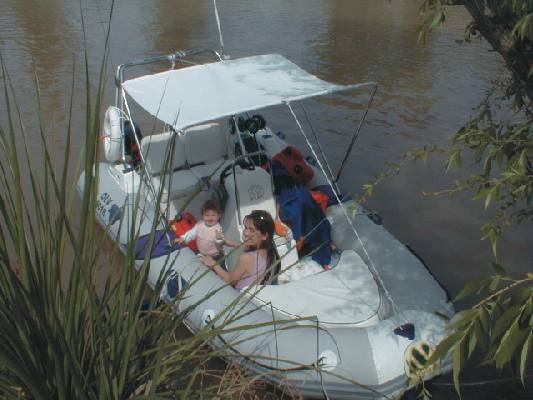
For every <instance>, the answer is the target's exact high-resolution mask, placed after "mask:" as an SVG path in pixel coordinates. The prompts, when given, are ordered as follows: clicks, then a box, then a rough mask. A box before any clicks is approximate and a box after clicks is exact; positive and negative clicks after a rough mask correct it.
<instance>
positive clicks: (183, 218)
mask: <svg viewBox="0 0 533 400" xmlns="http://www.w3.org/2000/svg"><path fill="white" fill-rule="evenodd" d="M195 225H196V218H194V215H192V214H191V213H190V212H184V213H182V214H180V215H176V218H175V219H174V220H173V221H172V223H171V224H170V226H171V227H172V230H173V231H174V233H175V234H176V237H180V236H181V235H183V234H185V232H187V231H188V230H190V229H192V228H193V227H194V226H195ZM187 246H189V247H190V249H191V250H193V251H194V252H198V246H197V244H196V239H193V240H191V241H190V242H189V243H187Z"/></svg>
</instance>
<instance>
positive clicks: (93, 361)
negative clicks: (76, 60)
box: [0, 43, 255, 399]
mask: <svg viewBox="0 0 533 400" xmlns="http://www.w3.org/2000/svg"><path fill="white" fill-rule="evenodd" d="M106 44H107V43H106ZM106 48H107V45H106ZM1 61H2V59H1V54H0V65H1V68H2V76H1V79H2V85H1V86H0V87H2V89H3V102H5V105H6V122H5V125H0V182H1V183H0V185H1V186H2V191H0V298H1V299H2V301H1V302H0V337H1V339H2V340H0V398H2V399H133V398H145V399H148V398H154V399H155V398H158V399H162V398H177V397H183V398H195V397H204V396H206V397H209V396H215V395H217V394H218V395H219V396H224V394H225V393H240V392H241V391H242V390H246V391H247V393H250V392H251V393H252V395H253V392H254V390H255V389H254V387H253V386H251V385H250V381H251V380H252V379H253V378H254V377H248V376H247V375H244V374H242V375H241V376H242V379H240V380H239V379H234V380H231V381H228V380H225V379H220V380H218V381H217V380H213V379H211V380H210V381H206V380H205V379H204V378H205V374H206V372H205V368H204V367H205V365H206V362H207V361H209V360H210V359H212V358H213V357H218V356H219V355H220V354H221V352H224V351H225V350H227V349H225V348H224V347H222V348H220V349H219V350H217V351H214V350H210V349H209V347H208V346H207V344H208V343H209V342H210V341H211V340H212V339H213V338H214V337H215V336H217V335H220V334H222V333H224V332H226V331H225V327H226V326H225V324H224V323H222V322H220V323H219V324H217V326H216V328H215V327H214V326H209V325H208V326H207V327H205V328H203V329H201V330H200V331H199V332H198V333H197V334H196V335H194V336H187V337H184V338H183V337H179V338H178V337H176V329H177V328H181V329H183V325H182V323H183V320H184V318H186V317H187V315H188V314H189V313H190V312H192V311H193V310H194V307H196V306H197V305H198V303H197V304H196V305H193V306H192V307H190V308H187V309H185V310H182V312H181V313H180V314H176V312H175V310H176V307H179V305H180V301H181V299H183V298H184V296H187V295H188V294H187V291H186V290H183V291H182V292H181V293H179V294H178V296H177V298H176V299H175V301H174V302H173V304H171V305H170V304H168V305H167V304H162V303H161V302H160V294H161V292H162V286H163V282H165V280H166V278H167V276H166V275H165V274H162V275H161V276H160V277H159V281H158V283H157V285H156V287H155V290H154V291H149V292H147V291H146V285H147V279H148V271H149V268H150V264H149V262H148V261H145V263H144V264H143V265H142V266H141V267H140V269H139V271H138V273H137V272H136V265H135V252H134V249H135V241H132V242H131V243H130V244H129V246H128V249H127V252H126V256H125V257H124V256H123V255H122V254H119V253H118V252H117V251H115V253H114V254H113V255H112V256H111V257H106V256H104V255H102V248H105V247H106V243H107V242H106V240H107V239H106V234H105V233H106V232H103V231H102V230H101V228H99V227H98V226H97V223H96V220H95V219H94V215H95V209H96V207H97V178H98V177H97V176H95V175H93V174H91V173H87V174H85V175H84V177H85V178H84V180H83V196H82V200H81V202H80V203H79V204H77V207H76V208H74V207H73V204H75V203H76V200H74V199H75V198H77V196H78V195H77V193H75V192H74V191H73V190H71V188H70V184H69V179H72V177H71V176H69V174H70V173H71V172H72V165H71V164H72V160H73V159H74V160H75V158H74V157H73V155H72V149H71V132H72V126H71V121H72V115H73V99H74V96H75V95H76V96H78V95H79V92H77V93H76V94H75V87H76V79H75V76H76V73H75V72H73V74H72V92H71V95H70V109H69V114H68V121H67V122H68V127H67V131H66V135H65V137H66V148H65V153H64V155H63V156H64V161H63V164H62V165H61V166H60V168H59V170H57V169H56V168H55V165H54V163H55V162H54V159H53V155H54V153H55V154H57V149H56V148H54V149H53V151H52V149H50V148H49V147H48V143H49V142H48V140H47V138H48V132H47V130H46V125H45V122H44V121H45V118H44V112H43V111H42V109H41V107H40V104H41V99H40V92H39V82H38V79H37V77H36V79H35V86H36V89H37V90H36V92H37V93H36V97H37V104H38V110H37V111H36V115H37V117H38V120H39V127H38V130H37V132H27V131H26V129H25V123H24V122H23V120H22V116H21V111H20V109H19V106H18V102H17V99H16V93H15V90H14V88H13V87H12V84H11V80H10V78H9V74H8V71H6V69H5V67H4V64H3V62H1ZM106 61H107V52H106V54H105V55H104V57H103V61H102V65H101V68H100V78H99V81H98V82H97V84H96V87H97V89H96V93H95V95H94V97H93V96H92V94H91V93H92V92H91V90H92V88H93V83H92V82H91V81H90V80H89V72H88V68H87V56H86V57H85V82H84V83H85V96H86V99H85V100H86V109H85V117H86V128H85V145H84V147H83V150H82V154H81V155H80V157H79V160H81V164H82V166H83V169H84V170H85V171H97V168H95V166H96V165H97V161H98V159H99V148H100V146H99V143H98V136H99V127H100V119H101V115H100V113H99V110H100V100H101V99H102V93H103V88H104V83H105V82H104V73H103V71H105V66H106ZM55 134H57V132H55ZM30 138H31V139H33V140H38V141H39V142H40V146H39V147H40V149H41V150H42V154H38V151H36V150H35V146H33V147H32V150H31V152H30V149H29V146H28V143H29V142H30ZM35 160H42V161H35ZM26 183H27V184H26ZM154 224H155V223H154ZM154 230H155V226H154V227H153V230H152V237H151V241H152V242H153V233H154ZM171 261H172V260H170V257H169V259H168V262H171ZM102 270H104V271H108V272H107V273H106V275H105V277H104V278H102ZM102 279H103V281H104V282H103V285H97V282H98V280H100V282H101V281H102ZM190 285H191V286H190V287H192V285H194V282H190ZM97 286H102V287H97ZM208 296H209V295H206V298H205V299H207V298H208ZM205 299H203V300H205ZM203 300H202V301H203ZM224 315H225V316H226V317H227V323H231V322H233V321H235V318H237V317H236V316H232V315H228V314H224ZM254 328H255V327H254V326H249V327H242V328H236V327H232V328H228V330H227V331H235V330H237V329H242V330H244V329H250V330H253V329H254ZM228 345H231V343H229V344H228ZM232 370H235V368H233V369H232ZM248 379H250V381H249V380H248ZM199 384H201V390H202V391H201V392H199V391H197V390H196V388H197V387H198V385H199Z"/></svg>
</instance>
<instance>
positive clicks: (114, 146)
mask: <svg viewBox="0 0 533 400" xmlns="http://www.w3.org/2000/svg"><path fill="white" fill-rule="evenodd" d="M120 115H121V111H120V110H119V109H118V108H117V107H113V106H111V107H108V109H107V110H106V112H105V118H104V154H105V158H106V160H107V161H109V162H110V163H114V162H116V161H118V160H119V159H120V157H122V131H121V129H120V125H121V121H120V120H121V117H120Z"/></svg>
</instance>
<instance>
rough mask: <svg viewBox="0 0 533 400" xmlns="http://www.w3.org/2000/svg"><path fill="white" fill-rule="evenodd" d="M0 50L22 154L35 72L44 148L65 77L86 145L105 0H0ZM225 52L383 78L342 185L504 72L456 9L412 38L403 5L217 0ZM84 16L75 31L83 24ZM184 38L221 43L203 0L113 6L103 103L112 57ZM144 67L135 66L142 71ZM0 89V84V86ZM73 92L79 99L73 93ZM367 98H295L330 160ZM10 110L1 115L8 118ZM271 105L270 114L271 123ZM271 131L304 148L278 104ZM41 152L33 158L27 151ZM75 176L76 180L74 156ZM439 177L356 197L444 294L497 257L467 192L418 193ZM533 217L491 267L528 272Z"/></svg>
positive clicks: (420, 139) (442, 125) (439, 137)
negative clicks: (18, 119) (428, 32)
mask: <svg viewBox="0 0 533 400" xmlns="http://www.w3.org/2000/svg"><path fill="white" fill-rule="evenodd" d="M0 6H1V7H0V8H1V10H2V12H1V13H0V52H1V56H2V59H3V62H4V64H5V67H6V69H7V71H8V73H9V76H10V79H11V81H12V83H13V86H14V90H15V93H16V95H17V99H18V102H19V104H20V105H21V109H22V113H23V118H24V119H25V124H26V128H27V130H28V133H29V135H30V138H31V139H34V140H32V141H30V149H32V148H33V149H35V151H36V153H37V149H39V146H40V145H39V143H38V140H37V138H38V137H37V135H38V133H37V129H36V127H37V117H36V112H35V110H36V102H35V81H34V74H36V76H37V77H38V82H39V86H40V90H41V95H42V101H43V111H44V113H45V117H46V121H45V122H46V125H47V138H48V143H49V144H51V146H52V147H53V148H55V149H56V152H57V154H55V156H56V157H57V162H58V163H59V162H61V161H62V152H63V151H64V148H65V128H66V124H67V122H66V120H67V115H68V103H69V92H70V85H71V82H72V79H73V77H74V81H75V96H74V110H75V113H74V150H75V151H79V150H80V149H81V146H82V145H83V135H84V132H85V130H84V120H83V112H79V111H78V110H84V109H85V108H84V107H85V97H84V94H83V93H84V83H83V76H84V75H83V74H84V72H83V58H84V50H87V55H88V60H89V71H90V76H91V78H92V79H93V82H92V83H93V84H96V82H95V79H96V78H97V76H98V68H99V64H100V61H101V58H102V51H103V43H104V38H105V31H106V29H107V20H108V17H109V6H110V2H109V1H104V0H94V1H81V10H82V11H80V4H79V2H76V1H67V0H41V1H38V2H37V1H32V0H0ZM218 7H219V13H220V18H221V23H222V29H223V35H224V42H225V45H226V52H227V53H228V54H230V55H231V56H233V57H239V56H246V55H253V54H263V53H280V54H282V55H284V56H285V57H287V58H288V59H290V60H291V61H294V62H295V63H297V64H298V65H300V66H301V67H303V68H304V69H306V70H307V71H309V72H311V73H313V74H315V75H317V76H318V77H320V78H323V79H325V80H328V81H331V82H337V83H352V82H360V81H366V80H374V81H376V82H378V83H379V90H378V92H377V94H376V96H375V99H374V103H373V106H372V108H371V110H370V112H369V114H368V116H367V122H366V124H365V126H364V127H363V130H362V132H361V135H360V138H359V140H358V142H357V145H356V146H355V148H354V150H353V152H352V155H351V157H350V159H349V163H348V165H347V167H346V169H345V171H344V174H343V177H342V179H341V182H340V184H341V186H342V188H343V189H344V190H345V191H346V192H351V193H356V194H357V193H361V185H362V184H363V183H365V182H367V181H369V180H371V179H372V176H374V175H375V174H377V173H379V172H380V171H381V170H383V169H384V164H385V163H386V162H387V161H396V160H397V159H398V157H400V156H401V155H402V154H403V153H404V152H405V151H408V150H410V149H412V148H414V147H420V146H424V145H432V144H439V145H446V144H447V143H448V139H449V137H450V135H451V133H453V132H454V131H455V130H457V129H458V128H460V127H461V126H462V124H464V123H465V122H466V121H467V120H468V118H469V116H471V115H472V114H473V113H474V110H473V109H474V108H475V107H476V106H477V105H478V103H479V102H480V101H481V99H482V97H483V96H484V94H485V92H486V90H487V89H489V88H490V87H491V83H492V81H493V80H494V79H496V78H499V77H501V76H505V74H506V70H505V68H504V66H503V63H502V60H501V59H500V57H499V56H498V55H497V54H496V53H494V52H491V51H490V48H489V46H488V45H487V43H485V42H484V41H482V40H474V41H472V42H465V41H464V40H463V39H464V29H465V26H466V25H467V24H468V22H469V17H468V14H467V13H466V12H465V10H464V9H462V8H460V7H455V8H452V9H450V12H449V14H448V16H447V20H446V24H445V25H444V27H443V28H442V29H439V30H438V31H437V32H435V34H433V35H432V36H431V37H430V39H429V40H428V42H427V43H426V44H425V45H423V44H419V43H417V40H416V29H417V24H418V22H419V20H418V4H417V2H415V1H407V0H394V1H386V0H378V1H371V0H357V1H349V0H329V1H322V0H293V1H283V0H271V1H261V0H248V1H237V0H226V1H219V2H218ZM82 14H83V19H84V23H85V29H86V31H85V35H84V34H83V31H82ZM192 47H213V48H216V47H218V32H217V28H216V21H215V17H214V14H213V11H212V2H211V1H207V0H202V1H198V0H195V1H192V0H185V1H175V0H153V1H150V2H146V1H141V0H128V1H124V0H121V1H117V2H116V5H115V9H114V11H113V22H112V25H111V39H110V53H109V68H108V69H107V71H108V85H107V86H106V90H105V94H104V104H106V105H107V104H111V103H113V101H114V87H113V85H112V77H113V69H114V67H115V66H116V65H117V64H119V63H122V62H126V61H130V60H133V59H139V58H145V57H148V56H152V55H155V54H162V53H165V54H166V53H171V52H174V51H176V50H178V49H186V48H192ZM146 71H147V70H142V69H141V70H140V73H142V72H146ZM1 85H3V83H2V84H1ZM78 93H79V94H78ZM367 98H368V96H366V97H365V96H364V95H361V94H354V93H344V94H338V95H335V96H331V97H329V98H321V99H314V100H307V101H306V102H305V106H306V108H307V111H308V113H309V114H310V115H311V121H312V122H313V126H314V128H315V130H316V131H317V132H318V135H319V138H320V141H321V143H322V145H323V147H324V149H325V152H326V155H327V157H328V159H329V160H330V164H331V166H332V169H333V170H334V171H335V170H337V168H338V167H339V164H340V160H341V159H342V157H343V155H344V152H345V150H346V147H347V143H348V141H349V140H350V137H351V135H352V133H353V130H354V128H355V122H356V121H357V119H358V118H359V117H360V116H361V113H362V110H363V109H364V103H365V101H366V100H367ZM5 110H6V105H5V102H4V100H3V98H2V101H1V102H0V115H1V117H2V124H5ZM274 111H276V112H277V111H280V112H281V113H282V116H281V117H279V119H277V120H276V119H274V118H271V117H270V116H271V115H275V114H274ZM265 115H266V116H267V120H268V121H269V122H270V123H271V125H272V126H273V128H274V129H275V130H282V131H284V132H285V133H286V135H287V139H288V140H289V141H292V142H294V143H295V144H297V145H303V141H302V139H301V138H300V137H299V136H298V135H297V132H296V127H295V126H294V124H293V123H291V120H290V118H289V116H288V113H287V112H286V110H282V109H276V110H267V111H266V112H265ZM36 157H37V156H36ZM71 168H72V171H73V172H72V174H71V175H72V176H71V179H72V181H73V182H74V180H75V178H76V173H75V168H76V163H75V160H74V161H73V162H72V165H71ZM469 168H472V165H471V164H469V163H468V160H467V161H466V162H465V169H464V171H463V172H462V173H450V174H447V175H446V174H444V173H443V160H442V159H441V158H439V157H434V158H432V159H430V160H429V161H428V162H427V163H426V164H421V163H417V164H409V165H407V166H406V167H405V168H404V169H403V170H402V172H401V173H400V174H399V175H398V176H395V177H393V178H390V179H388V180H386V181H385V182H384V183H383V184H381V185H380V186H379V187H378V188H377V190H376V193H375V195H374V196H373V197H372V198H371V199H370V200H369V202H368V203H367V204H366V206H367V208H369V209H371V210H373V211H376V212H378V213H379V214H380V215H381V216H382V217H383V223H384V225H385V227H386V228H387V229H388V230H389V231H390V232H391V233H392V234H393V235H395V236H396V237H397V238H398V239H399V240H401V241H402V242H405V243H409V244H410V245H411V246H412V248H414V249H415V250H416V252H417V253H418V254H419V255H420V256H421V257H422V258H423V259H424V260H425V262H426V263H427V264H428V266H429V267H430V269H431V271H432V272H433V274H434V275H435V276H436V277H437V279H439V281H440V282H441V283H442V284H443V285H444V286H445V287H446V288H447V289H448V290H449V292H450V293H451V294H452V295H454V294H456V293H457V292H458V291H459V290H460V288H461V287H462V286H463V285H464V284H465V283H466V282H467V281H468V280H469V279H471V278H473V277H475V276H477V275H479V274H480V273H483V272H485V271H487V269H488V268H489V267H490V264H491V262H492V261H493V259H492V256H491V252H490V247H489V244H488V243H487V242H485V241H481V240H480V239H479V238H480V231H479V229H480V227H481V225H482V224H483V223H484V222H485V221H486V220H487V219H488V218H489V216H490V212H491V210H489V211H488V212H485V211H484V210H483V205H482V204H481V203H480V202H476V201H472V200H471V199H470V198H469V196H459V197H456V198H448V197H444V196H440V197H433V196H424V195H422V191H428V192H431V191H435V190H440V189H442V188H446V187H448V186H450V185H451V184H452V182H453V180H454V179H456V178H458V177H464V176H467V175H468V173H469ZM529 229H530V228H529V226H522V227H515V228H513V229H509V230H508V231H507V232H506V233H505V235H504V237H503V238H502V240H501V243H500V247H499V248H500V259H499V262H500V263H502V264H503V265H505V266H507V267H508V269H509V270H510V271H511V272H512V273H513V274H516V275H520V274H524V273H525V272H526V271H530V270H531V255H532V253H531V242H530V240H527V238H530V237H531V236H530V230H529Z"/></svg>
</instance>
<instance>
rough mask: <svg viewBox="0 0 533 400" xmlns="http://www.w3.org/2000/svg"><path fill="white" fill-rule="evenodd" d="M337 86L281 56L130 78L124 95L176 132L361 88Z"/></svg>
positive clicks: (126, 83)
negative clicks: (281, 105)
mask: <svg viewBox="0 0 533 400" xmlns="http://www.w3.org/2000/svg"><path fill="white" fill-rule="evenodd" d="M369 85H375V83H373V82H367V83H362V84H357V85H335V84H331V83H328V82H325V81H323V80H320V79H318V78H317V77H316V76H314V75H311V74H309V73H307V72H305V71H304V70H303V69H301V68H300V67H298V66H297V65H296V64H294V63H292V62H290V61H289V60H287V59H286V58H285V57H283V56H280V55H279V54H268V55H261V56H253V57H246V58H240V59H235V60H229V61H221V62H216V63H211V64H203V65H195V66H192V67H186V68H181V69H176V70H171V71H166V72H161V73H158V74H154V75H146V76H142V77H139V78H135V79H130V80H128V81H126V82H124V83H123V87H124V89H125V91H126V92H127V93H128V94H129V95H130V96H131V97H132V98H133V99H134V100H135V101H136V102H137V103H138V104H139V105H140V106H141V107H143V108H144V109H145V110H146V111H148V112H149V113H150V114H152V115H154V116H155V117H156V118H158V119H159V120H161V121H163V122H165V123H166V124H168V125H171V126H173V127H174V129H176V130H180V129H184V128H187V127H189V126H192V125H196V124H199V123H201V122H204V121H211V120H215V119H218V118H222V117H225V116H229V115H235V114H239V113H242V112H246V111H250V110H257V109H261V108H264V107H268V106H273V105H277V104H282V103H286V102H291V101H295V100H302V99H305V98H307V97H313V96H319V95H324V94H329V93H334V92H339V91H344V90H348V89H354V88H359V87H363V86H369Z"/></svg>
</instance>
